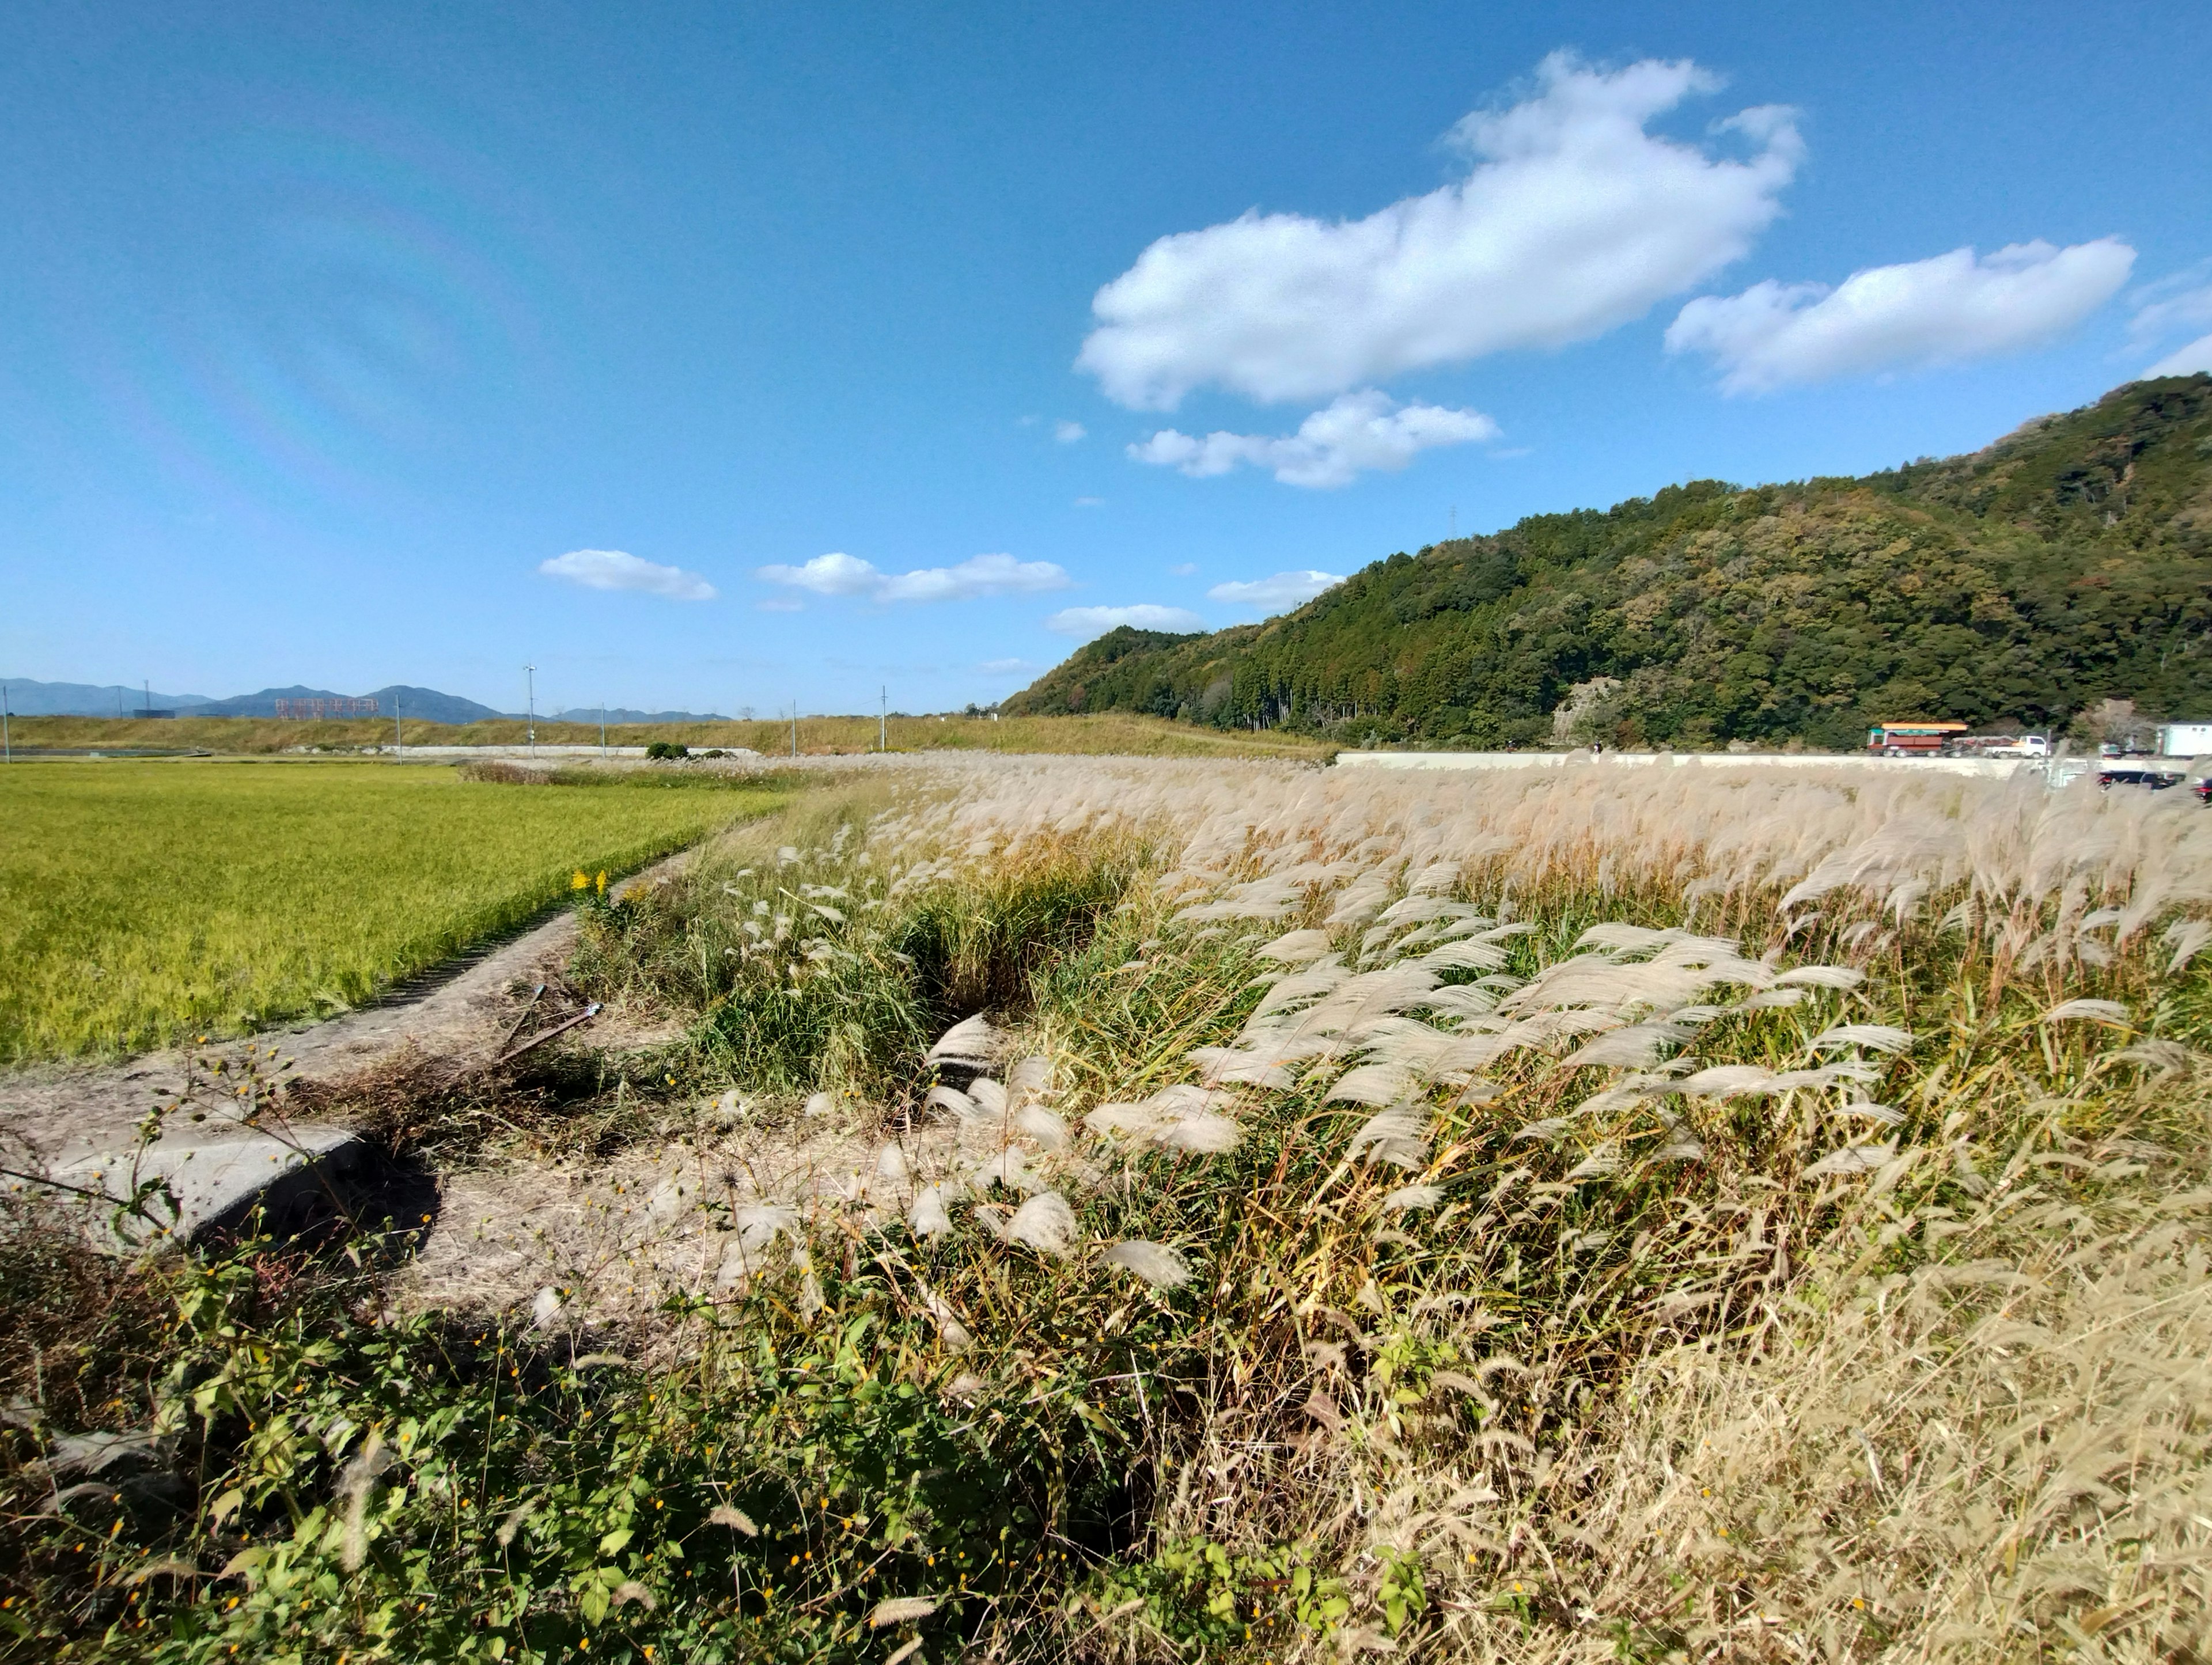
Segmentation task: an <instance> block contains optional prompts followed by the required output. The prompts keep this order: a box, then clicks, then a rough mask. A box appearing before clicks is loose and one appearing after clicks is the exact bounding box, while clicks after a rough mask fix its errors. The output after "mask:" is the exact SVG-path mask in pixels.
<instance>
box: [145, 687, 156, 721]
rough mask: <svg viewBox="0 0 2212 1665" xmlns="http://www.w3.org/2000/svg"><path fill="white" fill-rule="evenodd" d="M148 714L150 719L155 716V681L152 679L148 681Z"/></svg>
mask: <svg viewBox="0 0 2212 1665" xmlns="http://www.w3.org/2000/svg"><path fill="white" fill-rule="evenodd" d="M146 714H147V715H148V716H149V717H150V716H152V715H153V714H154V679H153V678H151V677H149V678H147V679H146Z"/></svg>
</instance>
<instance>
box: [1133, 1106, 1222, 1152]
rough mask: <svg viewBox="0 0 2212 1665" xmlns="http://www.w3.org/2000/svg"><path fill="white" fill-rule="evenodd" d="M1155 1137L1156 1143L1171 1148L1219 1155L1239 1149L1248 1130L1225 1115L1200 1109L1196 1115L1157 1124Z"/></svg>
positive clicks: (1153, 1135) (1171, 1149) (1172, 1149)
mask: <svg viewBox="0 0 2212 1665" xmlns="http://www.w3.org/2000/svg"><path fill="white" fill-rule="evenodd" d="M1243 1137H1244V1133H1243V1129H1242V1128H1241V1127H1238V1126H1237V1124H1236V1123H1235V1122H1234V1121H1231V1120H1230V1119H1229V1118H1228V1117H1227V1116H1225V1115H1210V1114H1207V1113H1205V1112H1200V1114H1199V1115H1187V1116H1178V1117H1176V1119H1175V1120H1173V1121H1169V1122H1166V1123H1164V1124H1156V1128H1155V1131H1154V1132H1153V1133H1152V1142H1153V1143H1154V1144H1155V1145H1162V1146H1164V1147H1165V1148H1166V1149H1168V1150H1170V1151H1188V1152H1193V1153H1194V1154H1196V1155H1200V1156H1219V1155H1221V1154H1222V1153H1223V1152H1227V1151H1233V1150H1235V1149H1236V1148H1237V1143H1238V1142H1239V1141H1240V1140H1241V1139H1243Z"/></svg>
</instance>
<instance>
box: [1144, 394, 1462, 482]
mask: <svg viewBox="0 0 2212 1665" xmlns="http://www.w3.org/2000/svg"><path fill="white" fill-rule="evenodd" d="M1497 437H1498V424H1497V423H1496V422H1492V420H1491V419H1490V418H1489V417H1487V416H1484V415H1483V414H1482V413H1481V412H1480V410H1447V409H1446V408H1444V407H1443V406H1442V405H1437V404H1407V405H1400V404H1396V403H1395V401H1393V400H1392V399H1391V398H1389V395H1387V394H1384V393H1379V392H1376V391H1375V390H1374V389H1372V388H1370V389H1368V390H1367V391H1366V392H1359V393H1346V395H1345V396H1344V397H1343V398H1340V399H1338V400H1337V401H1336V402H1335V403H1334V404H1331V405H1329V406H1328V408H1327V409H1326V410H1316V411H1315V412H1314V413H1313V415H1311V416H1308V417H1307V418H1306V419H1305V420H1304V422H1300V423H1299V424H1298V431H1297V433H1295V434H1288V435H1284V436H1280V437H1278V436H1274V435H1270V434H1230V433H1212V434H1204V435H1199V434H1184V433H1180V432H1178V431H1177V430H1176V429H1175V428H1162V429H1161V430H1160V431H1159V432H1158V433H1157V434H1153V435H1152V438H1150V439H1148V440H1145V441H1140V442H1139V443H1138V444H1135V445H1133V446H1131V447H1129V455H1130V456H1131V457H1133V458H1134V459H1136V460H1137V461H1138V462H1140V463H1152V464H1154V465H1158V466H1160V467H1164V468H1174V469H1177V470H1180V471H1182V472H1183V473H1185V474H1188V475H1189V476H1190V477H1192V478H1194V479H1205V478H1206V477H1210V476H1212V475H1216V474H1226V473H1228V472H1229V471H1231V469H1235V468H1237V467H1240V466H1243V465H1248V464H1249V465H1251V466H1252V467H1255V468H1265V469H1270V470H1273V472H1274V476H1275V477H1276V478H1277V479H1278V480H1280V481H1281V482H1282V483H1284V484H1285V485H1289V486H1309V487H1333V486H1344V485H1350V484H1351V483H1352V481H1354V480H1355V479H1357V478H1358V477H1359V475H1360V473H1361V471H1363V470H1377V469H1379V470H1385V471H1395V470H1398V469H1401V468H1404V467H1405V466H1406V465H1407V464H1408V463H1410V462H1412V461H1413V459H1414V458H1415V457H1417V456H1419V454H1420V453H1422V452H1424V451H1427V450H1430V449H1432V448H1433V447H1437V446H1443V445H1466V444H1468V443H1470V442H1472V441H1480V440H1494V439H1496V438H1497Z"/></svg>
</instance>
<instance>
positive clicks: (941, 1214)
mask: <svg viewBox="0 0 2212 1665" xmlns="http://www.w3.org/2000/svg"><path fill="white" fill-rule="evenodd" d="M945 1201H946V1199H945V1188H944V1187H943V1186H941V1185H925V1186H923V1187H922V1188H921V1190H920V1191H918V1192H917V1193H915V1199H914V1207H913V1209H912V1210H911V1211H910V1212H908V1215H907V1217H906V1223H907V1228H908V1230H909V1231H912V1232H913V1233H914V1235H915V1237H922V1238H929V1237H943V1236H944V1235H945V1233H946V1232H948V1231H951V1230H952V1216H951V1213H950V1212H947V1211H946V1209H945Z"/></svg>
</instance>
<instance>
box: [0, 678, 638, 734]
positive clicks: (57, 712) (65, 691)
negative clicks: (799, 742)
mask: <svg viewBox="0 0 2212 1665" xmlns="http://www.w3.org/2000/svg"><path fill="white" fill-rule="evenodd" d="M4 680H5V681H6V685H7V690H8V708H9V710H10V711H11V712H13V713H15V715H17V716H19V717H116V716H123V717H127V716H129V715H131V713H133V712H135V711H141V710H149V709H150V710H155V711H171V712H174V713H175V714H177V715H178V716H179V717H274V716H275V715H276V702H278V701H279V700H283V701H285V702H288V703H289V702H294V701H307V700H356V699H359V700H374V701H375V702H376V714H377V715H378V716H380V717H389V716H391V715H392V714H393V713H394V712H395V711H396V712H397V713H398V714H399V715H400V716H402V717H404V718H406V719H409V720H411V721H415V722H424V723H474V722H482V721H483V720H486V719H487V718H493V717H504V716H508V715H510V713H507V712H504V711H495V710H493V709H492V708H490V707H489V706H488V705H478V704H477V702H475V701H474V700H465V699H463V698H462V697H461V696H459V695H458V694H441V693H440V692H439V691H438V690H436V689H435V688H410V687H408V686H406V685H405V684H393V685H392V686H391V687H388V688H380V689H378V690H376V691H375V692H374V693H372V694H334V693H332V692H331V690H329V689H327V688H264V689H263V690H261V691H260V692H259V693H258V694H240V695H238V696H235V697H234V698H231V699H227V700H213V699H210V698H209V697H208V696H206V695H204V694H164V693H162V692H161V691H160V690H155V691H154V693H153V694H152V695H151V696H150V697H151V701H152V703H151V705H150V706H149V704H148V700H149V695H148V693H147V691H146V690H145V689H143V688H125V687H124V686H122V685H121V684H107V685H106V686H104V687H103V686H99V685H96V684H92V683H82V682H31V681H27V680H16V679H13V678H8V679H4ZM575 720H579V721H580V720H581V719H575ZM592 720H593V721H595V722H596V721H597V720H598V714H596V713H594V714H593V715H592ZM607 720H608V721H610V722H612V721H614V720H616V719H615V717H614V715H613V714H611V713H610V714H608V718H607ZM623 720H626V721H629V720H635V719H630V718H625V719H623Z"/></svg>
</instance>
